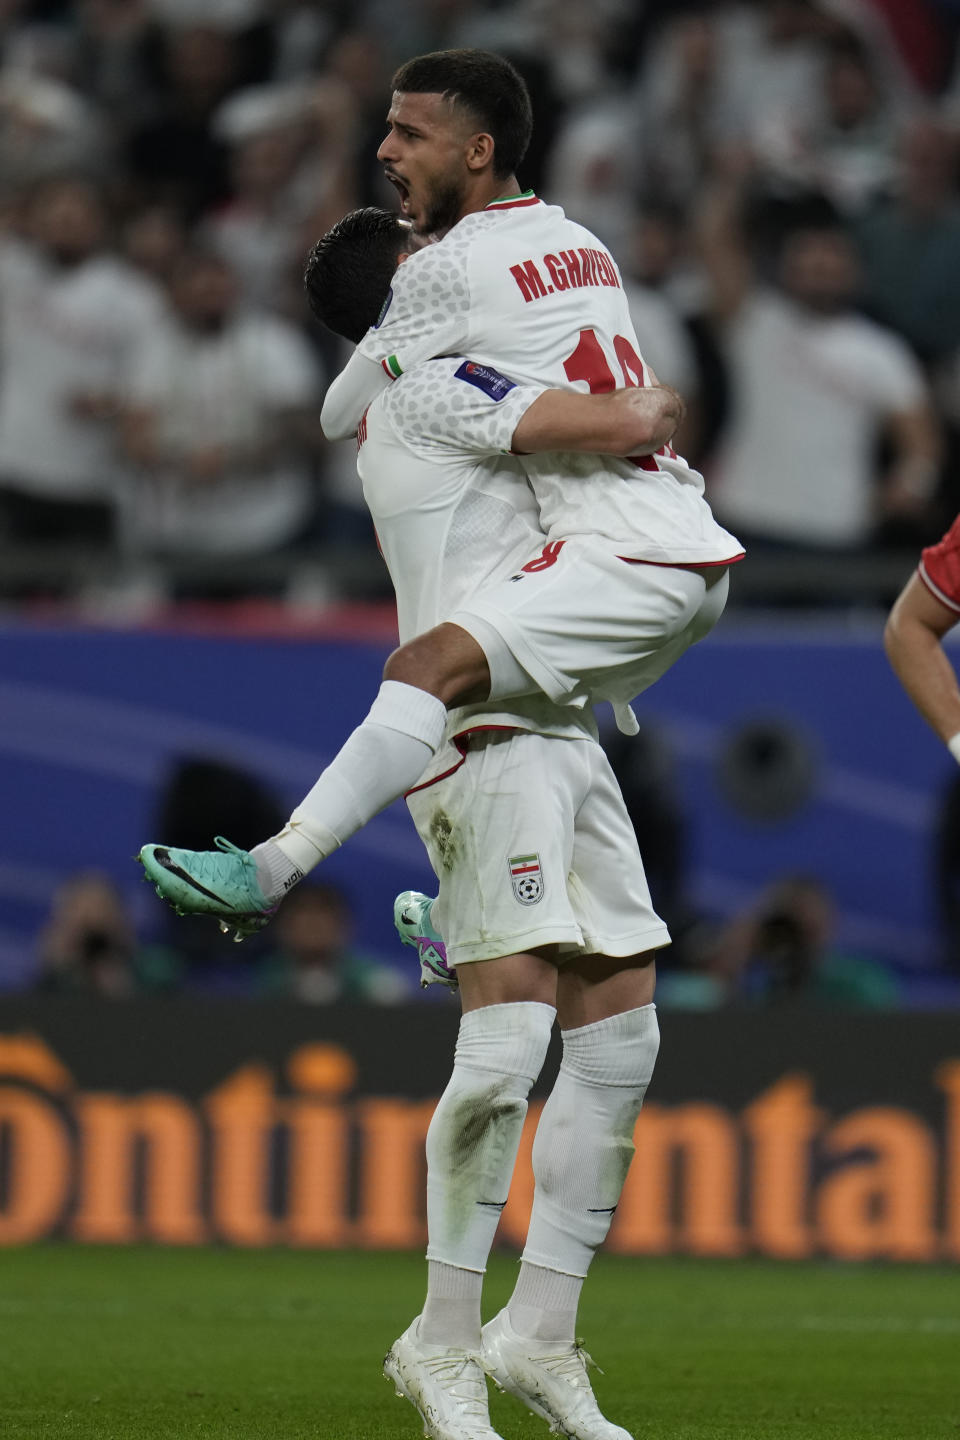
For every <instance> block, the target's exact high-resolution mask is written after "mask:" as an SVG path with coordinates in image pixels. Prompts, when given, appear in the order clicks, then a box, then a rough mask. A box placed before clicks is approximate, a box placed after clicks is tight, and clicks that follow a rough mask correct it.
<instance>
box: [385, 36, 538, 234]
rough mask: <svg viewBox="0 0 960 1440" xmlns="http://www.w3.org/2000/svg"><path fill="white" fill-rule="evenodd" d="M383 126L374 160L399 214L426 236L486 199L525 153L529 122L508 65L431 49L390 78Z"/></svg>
mask: <svg viewBox="0 0 960 1440" xmlns="http://www.w3.org/2000/svg"><path fill="white" fill-rule="evenodd" d="M387 123H388V125H389V127H390V128H389V131H388V134H387V138H386V139H385V140H384V142H383V144H382V145H381V146H380V149H379V150H378V151H377V156H378V158H379V159H380V160H381V161H382V162H383V166H384V170H385V172H386V175H387V178H388V180H390V181H391V182H392V184H394V185H395V186H396V188H397V190H398V191H399V193H400V203H401V209H402V211H403V214H404V215H405V216H407V217H408V218H409V219H410V220H411V221H412V222H413V226H414V229H415V230H416V231H417V232H418V233H419V234H421V235H427V234H433V233H437V234H441V233H443V232H445V231H446V230H449V229H450V227H451V226H452V225H455V224H456V222H457V221H458V220H459V219H461V218H462V217H463V215H465V214H467V213H469V210H470V209H471V208H474V206H476V208H481V207H482V205H484V204H486V203H487V201H488V200H491V199H493V198H494V196H495V194H496V193H497V190H498V187H499V185H500V184H501V183H502V182H503V181H505V180H508V179H510V178H511V177H512V176H513V174H514V172H515V171H516V169H517V166H518V165H519V164H520V162H521V160H522V159H523V157H524V155H525V154H526V150H527V146H528V145H529V143H530V133H531V130H532V128H533V117H532V112H531V109H530V96H529V94H528V93H527V87H526V85H525V84H524V82H523V79H522V78H521V76H520V75H519V74H518V72H517V71H516V70H515V69H514V67H513V66H512V65H511V64H510V62H509V61H508V60H504V59H503V57H502V56H500V55H494V54H491V53H490V52H489V51H487V50H437V51H434V52H433V53H432V54H430V55H418V56H416V57H415V58H414V59H413V60H408V61H407V63H406V64H405V65H401V67H400V69H399V70H398V71H397V73H396V74H395V75H394V77H393V99H392V102H391V105H390V113H389V115H388V116H387ZM487 191H489V193H486V192H487Z"/></svg>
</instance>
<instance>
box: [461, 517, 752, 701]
mask: <svg viewBox="0 0 960 1440" xmlns="http://www.w3.org/2000/svg"><path fill="white" fill-rule="evenodd" d="M728 589H729V582H728V577H727V567H726V566H718V567H703V568H696V569H692V568H691V569H686V568H683V567H680V566H676V565H651V564H646V563H638V562H634V561H627V560H622V559H621V558H620V557H619V556H618V555H616V554H614V553H613V552H612V551H611V550H610V548H609V541H597V540H596V539H594V538H592V537H590V536H581V537H578V538H575V539H573V540H567V541H561V542H559V543H558V542H554V543H553V544H549V545H547V546H546V547H545V548H544V550H543V552H542V554H541V555H539V556H537V557H535V558H534V559H533V560H532V561H531V562H529V563H528V565H526V566H525V567H524V568H523V569H522V570H520V571H518V572H517V576H516V577H514V578H513V579H511V580H506V581H502V582H500V583H499V584H498V585H493V586H490V587H489V588H488V589H485V590H484V591H482V592H481V593H480V594H478V595H477V596H475V597H473V598H472V599H471V600H470V601H469V603H468V604H467V605H465V606H463V607H462V608H461V609H459V610H457V611H455V612H454V613H453V614H452V615H451V616H450V617H449V618H450V620H451V621H452V623H453V624H455V625H459V626H460V627H461V628H462V629H464V630H466V631H468V632H469V633H470V634H471V635H472V636H473V637H474V639H475V640H476V641H477V643H478V644H479V645H480V647H481V649H482V650H483V652H484V654H485V655H486V657H487V662H488V664H489V666H490V675H491V681H492V683H491V691H490V699H491V700H497V699H501V698H503V697H504V696H506V695H512V694H516V684H517V668H516V667H517V664H519V665H520V667H521V668H522V670H523V671H525V672H526V674H527V675H528V676H530V677H531V679H533V680H534V681H535V682H536V684H537V685H538V686H539V687H540V689H542V690H543V691H544V692H545V694H546V695H548V696H549V697H550V699H551V700H554V701H557V702H559V703H561V704H571V703H572V704H578V703H579V704H583V703H586V702H587V701H595V700H610V701H612V702H613V703H614V704H615V705H616V704H621V705H622V704H626V703H627V702H629V701H630V700H632V699H633V698H634V696H635V695H639V694H640V693H641V692H642V691H643V690H646V689H647V688H648V687H649V686H650V685H652V684H653V683H654V681H655V680H659V678H660V676H661V675H663V674H664V672H665V671H666V670H668V669H669V668H670V666H671V665H672V664H673V663H674V661H676V660H678V659H679V657H680V656H681V655H682V654H683V652H684V651H685V650H686V649H688V648H689V646H691V645H693V644H694V643H695V642H696V641H698V640H701V639H702V638H703V637H704V635H707V634H708V633H709V632H710V630H712V629H713V627H714V625H715V624H716V623H717V621H718V620H719V618H720V616H721V614H722V613H723V607H724V605H725V604H726V599H727V592H728Z"/></svg>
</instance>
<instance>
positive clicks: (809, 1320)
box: [0, 1247, 960, 1440]
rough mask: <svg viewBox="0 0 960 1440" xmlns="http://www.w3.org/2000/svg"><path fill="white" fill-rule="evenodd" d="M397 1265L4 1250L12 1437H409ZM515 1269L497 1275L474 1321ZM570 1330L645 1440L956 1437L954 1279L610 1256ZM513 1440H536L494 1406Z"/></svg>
mask: <svg viewBox="0 0 960 1440" xmlns="http://www.w3.org/2000/svg"><path fill="white" fill-rule="evenodd" d="M424 1269H425V1267H424V1264H423V1261H422V1260H420V1259H419V1258H418V1257H415V1256H407V1255H374V1254H366V1255H353V1254H334V1255H325V1254H317V1253H302V1254H297V1253H288V1252H276V1251H270V1252H263V1253H259V1252H258V1253H249V1252H236V1251H234V1252H229V1251H212V1250H204V1251H197V1252H192V1251H187V1250H179V1251H161V1250H127V1251H124V1250H110V1251H107V1250H92V1249H91V1250H84V1249H73V1248H63V1249H59V1248H56V1247H50V1248H44V1249H36V1250H18V1251H3V1250H0V1417H2V1419H0V1431H2V1434H3V1436H4V1437H5V1440H53V1437H58V1440H59V1437H61V1436H62V1437H65V1440H66V1437H70V1440H74V1437H75V1440H148V1437H149V1440H161V1437H163V1440H190V1437H197V1440H200V1437H203V1440H221V1437H222V1440H226V1437H230V1440H321V1437H323V1440H394V1437H396V1440H404V1437H406V1440H416V1437H418V1436H419V1435H420V1433H421V1432H420V1425H419V1422H418V1417H417V1415H416V1413H415V1412H414V1410H413V1409H412V1407H411V1406H410V1405H408V1404H407V1402H406V1401H403V1402H401V1401H400V1400H397V1399H396V1398H395V1397H394V1394H393V1390H392V1387H391V1386H390V1385H389V1384H388V1383H387V1381H386V1380H384V1379H383V1378H382V1377H381V1375H380V1361H381V1358H382V1356H383V1352H384V1351H385V1350H386V1349H387V1347H388V1345H389V1343H390V1342H391V1341H392V1340H393V1339H394V1337H395V1336H396V1335H397V1334H399V1332H400V1330H401V1329H403V1328H404V1327H405V1326H406V1324H407V1323H408V1321H409V1320H410V1319H411V1318H412V1316H413V1315H414V1313H415V1312H416V1311H417V1310H418V1309H419V1306H420V1300H421V1294H422V1285H423V1279H424ZM514 1273H515V1262H514V1261H511V1260H509V1259H506V1258H503V1257H498V1258H497V1259H496V1260H495V1263H494V1264H493V1265H492V1267H491V1270H490V1273H489V1276H488V1282H487V1304H486V1313H487V1315H489V1314H492V1313H493V1311H494V1310H495V1309H496V1308H497V1307H498V1306H499V1305H500V1304H501V1303H502V1301H503V1300H504V1299H505V1298H506V1296H507V1295H508V1293H509V1289H510V1286H511V1284H512V1277H513V1275H514ZM581 1319H582V1327H581V1328H582V1330H583V1334H584V1339H585V1342H586V1344H587V1347H588V1349H589V1350H590V1351H591V1352H592V1354H593V1355H594V1357H595V1358H596V1359H597V1361H598V1362H599V1363H600V1364H601V1365H602V1366H603V1368H604V1371H605V1372H606V1373H605V1374H603V1375H596V1373H595V1386H596V1390H597V1394H598V1396H599V1398H600V1402H601V1404H602V1406H603V1408H604V1409H605V1411H606V1413H607V1414H608V1415H609V1416H611V1418H613V1419H616V1420H617V1421H619V1422H620V1423H621V1424H624V1425H626V1426H627V1427H628V1428H629V1429H630V1430H631V1431H632V1432H633V1433H634V1435H635V1436H636V1440H760V1437H763V1440H778V1437H787V1436H789V1437H791V1440H794V1437H795V1440H799V1437H807V1436H809V1437H811V1440H813V1437H816V1440H841V1437H843V1440H872V1437H880V1436H883V1437H887V1440H946V1437H951V1440H957V1437H958V1436H960V1272H958V1271H956V1270H954V1271H943V1270H941V1271H936V1270H932V1271H931V1270H922V1269H908V1268H902V1269H901V1268H889V1269H881V1268H877V1269H874V1268H849V1269H847V1268H838V1267H836V1266H833V1267H829V1266H811V1265H803V1266H800V1265H796V1266H792V1265H783V1266H778V1265H773V1264H766V1263H757V1262H746V1263H743V1264H737V1263H728V1262H717V1263H711V1262H696V1261H629V1260H623V1259H615V1258H612V1257H601V1259H600V1260H599V1261H598V1263H597V1265H596V1266H595V1270H594V1274H593V1275H592V1276H591V1279H590V1280H589V1282H588V1284H587V1287H586V1290H585V1292H584V1303H583V1307H582V1311H581ZM492 1417H493V1423H494V1425H495V1426H496V1427H497V1429H499V1430H500V1431H501V1433H502V1434H503V1436H504V1437H505V1440H535V1437H538V1436H539V1437H541V1440H547V1434H548V1432H547V1428H546V1426H545V1425H544V1424H543V1422H542V1421H539V1420H537V1419H536V1417H535V1416H533V1415H530V1414H529V1413H528V1412H527V1411H525V1410H523V1409H522V1408H521V1407H520V1406H519V1405H518V1404H516V1402H514V1401H512V1400H510V1399H507V1398H504V1397H501V1396H497V1397H496V1398H495V1399H494V1402H493V1405H492Z"/></svg>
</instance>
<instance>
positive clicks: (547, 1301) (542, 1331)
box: [507, 1260, 583, 1345]
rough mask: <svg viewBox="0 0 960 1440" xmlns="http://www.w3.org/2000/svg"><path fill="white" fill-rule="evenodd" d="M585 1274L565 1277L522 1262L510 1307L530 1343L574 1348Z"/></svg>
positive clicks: (515, 1323) (517, 1327)
mask: <svg viewBox="0 0 960 1440" xmlns="http://www.w3.org/2000/svg"><path fill="white" fill-rule="evenodd" d="M582 1289H583V1276H582V1275H563V1274H561V1273H560V1271H559V1270H545V1269H544V1268H543V1266H541V1265H531V1264H530V1263H529V1261H526V1260H524V1261H521V1264H520V1275H519V1278H518V1279H517V1284H516V1287H515V1289H514V1292H513V1294H512V1295H511V1296H510V1300H509V1303H508V1305H507V1315H508V1316H509V1319H510V1324H511V1325H512V1326H513V1329H514V1330H515V1331H516V1333H517V1334H518V1335H522V1336H523V1337H524V1338H525V1339H527V1340H543V1341H544V1342H545V1343H546V1344H550V1345H552V1344H557V1345H572V1344H573V1342H574V1340H575V1338H576V1331H577V1306H578V1305H579V1303H580V1291H581V1290H582Z"/></svg>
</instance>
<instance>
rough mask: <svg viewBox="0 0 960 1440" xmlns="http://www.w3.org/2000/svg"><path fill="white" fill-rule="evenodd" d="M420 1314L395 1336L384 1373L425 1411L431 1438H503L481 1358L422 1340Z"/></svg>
mask: <svg viewBox="0 0 960 1440" xmlns="http://www.w3.org/2000/svg"><path fill="white" fill-rule="evenodd" d="M419 1325H420V1316H419V1315H418V1316H417V1318H416V1320H414V1321H413V1323H412V1324H411V1325H410V1326H409V1328H408V1329H406V1330H405V1331H404V1332H403V1334H402V1335H401V1336H400V1339H399V1340H395V1341H394V1342H393V1344H392V1345H391V1347H390V1349H389V1351H388V1352H387V1355H386V1357H385V1358H384V1362H383V1373H384V1375H386V1377H387V1379H388V1380H392V1381H393V1383H394V1385H395V1386H396V1390H397V1394H398V1395H399V1396H401V1398H403V1397H405V1398H406V1399H407V1400H409V1401H410V1402H411V1404H413V1405H415V1406H416V1407H417V1409H418V1410H419V1411H420V1415H421V1417H422V1419H423V1433H424V1435H426V1436H428V1437H429V1440H502V1436H500V1435H498V1434H497V1432H496V1430H494V1429H492V1427H491V1425H490V1410H489V1403H488V1400H487V1379H486V1376H485V1375H484V1373H483V1366H482V1365H481V1363H480V1356H479V1355H478V1354H475V1353H474V1352H473V1351H471V1350H450V1349H448V1348H447V1347H446V1346H445V1345H427V1344H425V1343H424V1342H423V1341H422V1340H418V1339H417V1330H418V1328H419Z"/></svg>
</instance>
